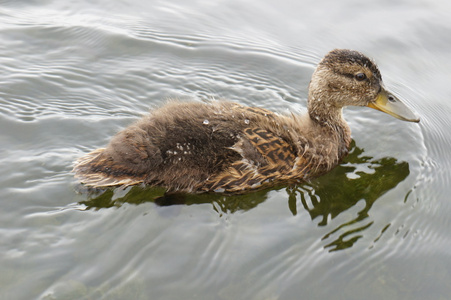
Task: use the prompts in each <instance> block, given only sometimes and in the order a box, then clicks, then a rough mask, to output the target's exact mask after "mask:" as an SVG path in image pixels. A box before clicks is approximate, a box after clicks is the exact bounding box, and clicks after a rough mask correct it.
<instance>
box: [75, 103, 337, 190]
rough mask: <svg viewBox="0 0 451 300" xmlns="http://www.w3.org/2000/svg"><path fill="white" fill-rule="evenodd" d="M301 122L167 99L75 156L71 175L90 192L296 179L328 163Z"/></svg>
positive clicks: (237, 186)
mask: <svg viewBox="0 0 451 300" xmlns="http://www.w3.org/2000/svg"><path fill="white" fill-rule="evenodd" d="M299 122H301V123H302V122H305V121H302V120H301V119H296V118H295V117H293V116H282V115H277V114H275V113H273V112H271V111H268V110H265V109H261V108H253V107H245V106H242V105H239V104H236V103H231V102H211V103H199V102H187V103H179V102H172V103H169V104H167V105H165V106H163V107H162V108H160V109H157V110H155V111H154V112H152V113H151V114H150V115H148V116H146V117H144V118H143V119H142V120H140V121H138V122H137V123H136V124H133V125H131V126H130V127H128V128H126V129H125V130H123V131H121V132H119V133H118V134H117V135H116V136H115V137H114V138H113V139H112V141H111V142H110V144H109V145H108V146H107V147H106V148H102V149H97V150H95V151H93V152H91V153H89V154H87V155H85V156H83V157H81V158H80V159H79V160H78V161H77V162H76V165H75V167H74V172H75V174H76V177H77V178H79V179H80V181H81V182H83V183H85V184H86V185H88V186H93V187H102V186H117V185H134V184H139V183H145V184H148V185H158V186H164V187H166V188H167V189H168V191H186V192H205V191H221V192H240V191H243V190H246V189H250V188H257V187H261V186H265V185H269V184H274V183H275V182H280V181H286V180H296V181H300V180H304V179H305V178H307V177H309V176H314V175H316V174H317V173H321V172H324V171H325V170H323V168H324V167H328V166H329V165H330V164H329V163H326V162H324V161H323V159H322V158H323V156H322V155H323V154H324V152H321V153H316V152H317V150H318V147H317V146H316V145H309V142H307V140H305V139H304V138H303V137H302V135H300V132H299V128H297V127H298V126H299ZM304 134H307V132H305V133H304ZM311 143H313V144H315V142H314V141H313V142H312V141H311V142H310V144H311ZM322 145H323V148H324V149H325V147H324V142H322ZM326 148H327V147H326ZM329 148H330V147H329ZM313 149H315V151H311V150H313ZM330 152H333V151H332V150H331V149H330V150H329V151H328V153H330ZM318 155H319V156H318ZM319 157H320V158H321V159H318V158H319ZM328 157H329V156H328ZM339 159H340V157H338V156H336V157H335V158H334V159H333V160H334V163H331V164H335V163H337V162H338V160H339Z"/></svg>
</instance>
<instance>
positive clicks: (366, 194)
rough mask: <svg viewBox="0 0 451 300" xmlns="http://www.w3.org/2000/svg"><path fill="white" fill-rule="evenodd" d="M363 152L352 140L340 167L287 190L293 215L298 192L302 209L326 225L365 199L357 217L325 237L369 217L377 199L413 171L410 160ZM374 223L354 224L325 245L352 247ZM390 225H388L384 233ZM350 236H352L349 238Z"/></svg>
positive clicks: (339, 248)
mask: <svg viewBox="0 0 451 300" xmlns="http://www.w3.org/2000/svg"><path fill="white" fill-rule="evenodd" d="M362 153H363V150H362V149H360V148H358V147H355V145H354V143H353V147H352V149H351V152H350V154H349V155H348V157H346V159H345V161H344V162H343V163H342V164H341V165H340V166H339V167H337V168H335V169H334V170H332V171H331V172H330V173H328V174H326V175H324V176H322V177H320V178H317V179H315V180H314V181H312V182H310V183H305V184H302V185H299V186H296V187H294V188H291V189H288V190H289V207H290V210H291V212H292V213H293V214H294V215H296V213H297V207H296V199H297V197H296V195H297V194H299V197H300V199H301V203H302V205H303V208H304V209H305V210H307V211H308V212H309V214H310V216H311V218H312V220H314V219H316V218H318V217H319V218H321V220H320V222H319V223H318V225H319V226H326V225H327V221H328V220H329V218H330V219H334V218H335V217H337V216H338V215H339V214H340V213H342V212H344V211H346V210H348V209H349V208H351V207H353V206H354V205H356V204H357V202H360V201H361V200H363V202H364V204H365V206H364V207H363V209H361V210H360V211H359V212H358V214H357V217H355V218H353V219H351V220H349V221H347V222H345V223H343V224H341V225H340V226H338V227H337V228H335V229H334V230H333V231H331V232H330V233H329V234H327V235H326V236H324V237H323V239H326V238H328V237H330V236H331V235H332V234H334V233H336V232H337V231H339V230H344V229H343V228H346V227H351V226H350V225H353V224H355V223H358V222H361V221H363V220H365V219H366V218H368V212H369V210H370V209H371V207H372V206H373V204H374V202H375V201H376V200H377V199H379V198H380V197H381V196H382V195H383V194H385V193H386V192H388V191H389V190H391V189H393V188H394V187H396V186H397V185H398V183H400V182H402V181H403V180H404V179H405V178H406V177H407V176H408V175H409V173H410V172H409V164H408V163H407V162H397V160H396V159H395V158H392V157H385V158H382V159H379V160H372V158H371V157H368V156H363V155H362ZM371 225H372V222H368V223H366V224H363V225H362V226H360V227H357V228H354V227H352V229H350V230H347V231H345V232H344V233H343V234H341V235H340V236H339V237H338V239H336V240H335V241H333V242H331V243H329V244H328V245H326V248H331V249H330V251H336V250H341V249H345V248H349V247H351V246H352V245H353V244H354V243H355V242H356V241H357V240H358V239H360V238H361V237H362V235H356V233H361V234H362V233H363V231H364V230H365V229H367V228H368V227H370V226H371ZM389 226H390V225H387V226H385V227H384V229H383V230H382V233H383V232H385V230H387V228H388V227H389ZM382 233H381V234H382ZM349 236H352V238H349V239H347V238H348V237H349ZM378 238H380V236H379V237H378Z"/></svg>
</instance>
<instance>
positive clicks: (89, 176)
mask: <svg viewBox="0 0 451 300" xmlns="http://www.w3.org/2000/svg"><path fill="white" fill-rule="evenodd" d="M104 152H105V148H99V149H96V150H94V151H92V152H90V153H88V154H86V155H84V156H82V157H80V158H79V159H77V161H75V165H74V168H73V169H72V172H73V173H75V178H77V179H78V180H80V182H81V183H83V184H85V185H87V186H91V187H95V188H101V187H111V186H129V185H135V184H139V183H142V182H144V176H130V175H129V174H124V173H123V172H121V170H120V168H117V166H116V165H115V164H114V162H113V161H112V160H111V158H109V157H108V156H107V155H105V153H104ZM116 169H118V170H116Z"/></svg>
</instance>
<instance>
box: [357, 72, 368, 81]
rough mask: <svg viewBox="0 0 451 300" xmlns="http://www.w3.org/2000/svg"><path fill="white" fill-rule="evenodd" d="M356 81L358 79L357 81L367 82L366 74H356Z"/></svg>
mask: <svg viewBox="0 0 451 300" xmlns="http://www.w3.org/2000/svg"><path fill="white" fill-rule="evenodd" d="M355 79H357V81H362V80H365V79H366V74H365V73H357V74H355Z"/></svg>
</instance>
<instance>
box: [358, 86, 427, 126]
mask: <svg viewBox="0 0 451 300" xmlns="http://www.w3.org/2000/svg"><path fill="white" fill-rule="evenodd" d="M367 106H368V107H371V108H374V109H377V110H380V111H382V112H384V113H387V114H389V115H392V116H393V117H395V118H398V119H400V120H403V121H408V122H416V123H418V122H420V118H419V117H418V116H417V115H416V114H415V113H414V112H413V111H412V110H411V109H410V108H408V107H407V105H405V104H404V103H403V102H402V101H401V100H399V99H398V98H396V97H395V96H394V95H393V94H391V93H390V92H388V91H387V90H385V89H384V88H382V90H381V91H380V92H379V94H378V95H377V97H376V99H375V100H374V101H371V102H370V103H368V105H367Z"/></svg>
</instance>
